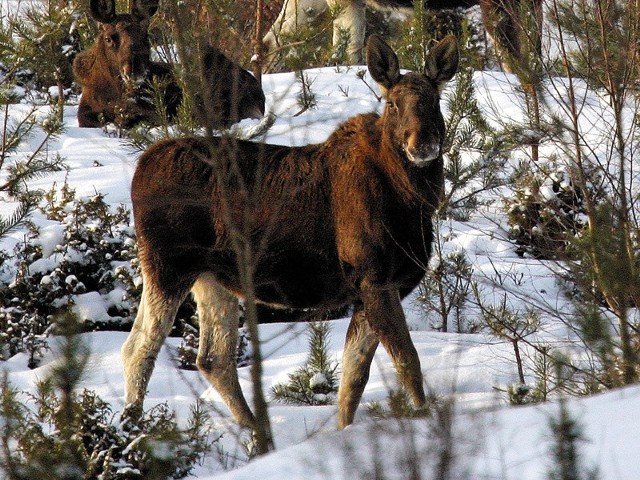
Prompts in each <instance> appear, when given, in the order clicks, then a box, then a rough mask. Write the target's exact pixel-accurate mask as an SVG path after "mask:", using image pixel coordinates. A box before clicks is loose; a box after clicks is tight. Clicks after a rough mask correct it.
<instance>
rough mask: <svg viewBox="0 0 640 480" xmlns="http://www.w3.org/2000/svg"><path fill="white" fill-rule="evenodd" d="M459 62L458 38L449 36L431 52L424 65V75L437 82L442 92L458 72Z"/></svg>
mask: <svg viewBox="0 0 640 480" xmlns="http://www.w3.org/2000/svg"><path fill="white" fill-rule="evenodd" d="M459 62H460V53H459V52H458V42H457V41H456V37H454V36H453V35H447V36H446V37H445V38H444V39H443V40H441V41H440V42H439V43H438V44H437V45H436V46H435V47H433V48H432V49H431V51H430V52H429V55H428V56H427V60H426V61H425V64H424V74H425V75H426V76H427V77H429V78H430V79H431V80H433V81H434V82H436V84H437V85H438V89H439V90H441V91H442V89H443V88H444V86H445V84H446V83H447V82H448V81H449V80H451V79H452V78H453V76H454V75H455V74H456V72H457V71H458V63H459Z"/></svg>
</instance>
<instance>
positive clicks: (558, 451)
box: [547, 400, 599, 480]
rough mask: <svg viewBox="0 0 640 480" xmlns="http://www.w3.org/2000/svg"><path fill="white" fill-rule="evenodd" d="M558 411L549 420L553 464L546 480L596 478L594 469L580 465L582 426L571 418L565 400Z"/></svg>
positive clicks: (582, 438) (582, 439)
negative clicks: (556, 415)
mask: <svg viewBox="0 0 640 480" xmlns="http://www.w3.org/2000/svg"><path fill="white" fill-rule="evenodd" d="M559 406H560V411H559V415H558V417H557V418H551V419H550V420H549V428H550V430H551V434H552V436H553V437H552V438H553V445H552V447H551V452H550V453H551V455H552V459H553V465H552V466H551V467H550V468H549V470H548V472H547V479H548V480H596V479H597V478H598V477H599V475H598V473H597V470H596V469H588V470H586V469H585V468H584V467H583V466H582V458H581V455H580V452H579V446H580V443H583V442H584V441H585V439H584V435H583V432H582V428H581V427H580V425H579V423H578V422H577V421H576V420H575V419H574V418H572V416H571V414H570V412H569V409H568V408H567V404H566V401H564V400H562V401H561V402H560V404H559Z"/></svg>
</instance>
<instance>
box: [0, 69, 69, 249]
mask: <svg viewBox="0 0 640 480" xmlns="http://www.w3.org/2000/svg"><path fill="white" fill-rule="evenodd" d="M5 87H7V88H11V82H9V84H8V85H6V86H5ZM5 92H6V90H5ZM3 113H4V121H3V123H2V127H1V131H2V141H1V143H0V170H2V171H3V173H5V175H4V176H3V179H2V183H0V194H2V193H4V194H6V195H8V196H9V197H10V198H12V199H13V200H15V201H17V202H18V206H17V207H16V209H15V210H14V212H13V213H12V214H11V215H10V216H9V217H8V218H3V217H0V237H3V236H5V235H7V234H8V233H9V232H10V231H12V230H14V229H16V228H18V227H19V226H20V225H23V224H24V223H25V222H26V219H27V217H28V216H29V215H30V214H31V212H33V210H34V209H35V207H36V205H37V204H38V202H39V200H40V196H41V193H40V192H38V191H31V190H29V189H28V188H27V182H28V181H30V180H35V179H38V178H40V177H42V176H45V175H47V174H49V173H52V172H57V171H60V170H63V169H64V168H65V165H64V160H63V159H62V158H61V157H60V156H59V155H53V156H52V155H50V154H49V153H48V146H49V143H50V142H51V141H52V140H54V139H55V138H56V137H57V135H59V134H60V133H61V132H62V125H61V123H60V122H59V120H58V116H57V115H56V114H55V113H54V112H53V111H52V112H51V114H50V115H49V116H47V117H46V118H45V119H44V120H42V121H40V122H39V121H38V119H37V107H32V108H31V109H30V110H29V111H28V112H27V113H26V114H25V115H24V116H23V117H22V118H21V119H19V120H17V121H11V120H9V105H8V104H6V105H5V108H4V112H3ZM38 128H41V129H42V130H43V131H44V136H43V138H42V140H41V141H40V142H39V143H38V144H37V145H36V146H35V147H34V148H33V150H32V152H31V153H29V154H27V155H25V156H24V157H20V156H18V155H17V152H18V148H19V146H20V145H21V143H22V142H25V141H27V140H29V139H30V138H31V137H32V136H34V135H35V134H36V132H37V130H38Z"/></svg>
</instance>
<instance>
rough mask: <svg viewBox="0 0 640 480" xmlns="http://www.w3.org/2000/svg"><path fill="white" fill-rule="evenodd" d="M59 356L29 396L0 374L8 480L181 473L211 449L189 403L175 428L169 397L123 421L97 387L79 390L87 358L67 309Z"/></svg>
mask: <svg viewBox="0 0 640 480" xmlns="http://www.w3.org/2000/svg"><path fill="white" fill-rule="evenodd" d="M56 327H57V329H58V331H57V333H60V334H61V335H62V336H61V337H58V339H57V340H58V341H59V343H60V351H61V354H62V358H61V361H60V362H58V363H56V367H55V368H54V369H53V370H52V372H51V375H50V376H49V377H47V378H46V379H45V380H43V381H42V382H41V383H40V384H39V385H38V390H37V392H36V393H35V394H34V395H32V396H29V398H28V402H27V403H25V402H24V401H23V399H22V397H23V395H24V394H20V393H19V392H17V391H16V390H15V389H13V388H12V387H11V385H10V384H9V383H8V380H7V379H6V377H5V379H4V381H3V384H2V391H1V401H2V404H1V409H0V416H1V417H2V422H1V423H2V425H4V427H3V428H2V431H1V435H0V445H1V446H2V449H1V451H2V454H1V455H0V467H2V468H3V471H4V472H5V474H6V475H7V477H6V478H7V480H27V479H29V480H40V479H42V480H45V479H46V480H63V479H64V480H67V479H69V480H71V479H78V480H80V479H96V480H98V479H102V480H104V479H112V480H132V479H158V480H160V479H167V478H172V479H179V478H185V477H186V476H187V475H189V473H190V472H191V470H192V469H193V466H194V464H195V463H196V462H197V461H198V460H199V459H200V458H201V457H202V456H203V455H204V454H205V453H206V452H207V451H209V449H210V447H211V445H212V444H213V442H215V441H216V439H214V438H213V437H212V436H211V434H210V432H209V430H208V428H207V426H206V424H207V422H208V420H209V419H208V418H207V415H206V414H205V413H204V412H203V411H202V410H201V409H200V407H199V406H198V405H196V406H195V407H193V409H192V412H191V416H190V418H189V421H188V424H187V427H186V428H184V429H181V428H179V427H178V425H177V423H176V421H175V418H174V414H173V413H172V412H171V411H170V410H169V408H168V407H167V405H166V404H161V405H158V406H156V407H154V408H152V409H151V410H149V411H148V412H144V414H143V415H142V417H141V418H140V420H138V421H135V422H133V421H131V420H127V421H126V422H125V423H120V422H119V421H118V417H117V416H116V414H114V413H113V412H112V410H111V407H110V406H109V405H108V404H107V403H105V402H104V401H103V400H102V399H100V398H99V397H98V396H97V395H96V394H95V393H94V392H91V391H88V390H86V389H85V390H83V391H82V392H81V393H79V394H78V393H76V390H77V386H78V382H79V380H80V378H81V376H82V375H83V372H84V369H85V367H86V363H87V361H88V359H89V351H88V349H87V348H86V347H85V345H84V344H83V343H82V341H81V337H79V336H78V335H76V334H75V332H77V327H78V322H77V319H75V318H74V317H72V316H69V315H67V316H61V317H58V321H57V323H56Z"/></svg>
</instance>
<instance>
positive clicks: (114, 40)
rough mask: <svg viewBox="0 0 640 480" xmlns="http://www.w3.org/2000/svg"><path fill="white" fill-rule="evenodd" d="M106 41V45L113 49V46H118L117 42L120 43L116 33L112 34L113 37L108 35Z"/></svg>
mask: <svg viewBox="0 0 640 480" xmlns="http://www.w3.org/2000/svg"><path fill="white" fill-rule="evenodd" d="M104 40H105V42H106V44H107V45H109V46H110V47H112V46H114V45H116V44H117V42H118V35H117V34H115V33H114V34H112V35H107V36H106V37H105V39H104Z"/></svg>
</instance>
